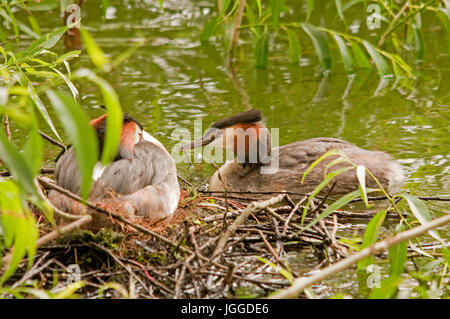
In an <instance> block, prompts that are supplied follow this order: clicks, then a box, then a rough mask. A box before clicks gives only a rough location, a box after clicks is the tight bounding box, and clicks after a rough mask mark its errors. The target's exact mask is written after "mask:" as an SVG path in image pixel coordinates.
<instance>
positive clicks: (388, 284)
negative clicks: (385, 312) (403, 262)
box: [369, 277, 403, 299]
mask: <svg viewBox="0 0 450 319" xmlns="http://www.w3.org/2000/svg"><path fill="white" fill-rule="evenodd" d="M402 281H403V280H402V278H399V277H396V278H388V279H386V280H383V281H382V282H381V283H380V287H379V288H374V289H373V290H372V292H371V293H370V295H369V299H390V298H392V297H393V296H394V295H395V293H396V292H397V289H398V285H399V284H400V283H401V282H402Z"/></svg>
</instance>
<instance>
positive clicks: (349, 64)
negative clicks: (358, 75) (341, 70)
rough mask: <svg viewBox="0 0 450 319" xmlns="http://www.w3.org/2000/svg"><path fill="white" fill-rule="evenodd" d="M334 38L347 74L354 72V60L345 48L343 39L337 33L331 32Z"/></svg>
mask: <svg viewBox="0 0 450 319" xmlns="http://www.w3.org/2000/svg"><path fill="white" fill-rule="evenodd" d="M333 36H334V39H335V40H336V43H337V45H338V48H339V52H340V53H341V57H342V62H343V63H344V67H345V71H346V72H347V74H354V73H355V70H354V68H353V66H354V62H353V57H352V55H351V53H350V52H349V50H348V49H347V46H346V45H345V42H344V40H343V39H342V38H341V37H340V36H339V35H337V34H333Z"/></svg>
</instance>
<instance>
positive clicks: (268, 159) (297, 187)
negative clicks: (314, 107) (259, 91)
mask: <svg viewBox="0 0 450 319" xmlns="http://www.w3.org/2000/svg"><path fill="white" fill-rule="evenodd" d="M249 132H250V133H249ZM252 132H253V134H252ZM210 143H211V145H214V146H217V147H222V148H225V149H231V150H232V151H234V154H235V159H234V161H228V162H226V163H225V164H224V165H222V166H221V167H220V168H219V169H218V170H217V171H216V172H215V173H214V175H213V176H212V177H211V180H210V183H209V186H208V189H209V190H210V191H227V192H254V193H255V194H252V196H253V197H255V196H256V197H267V195H263V194H260V195H258V194H257V193H258V192H260V193H267V192H280V191H289V192H293V193H298V194H305V193H308V192H311V191H312V190H314V188H315V187H316V186H317V185H318V184H319V183H320V182H321V181H322V180H323V179H324V173H325V172H326V171H327V165H328V164H330V163H331V162H332V161H333V160H336V158H337V157H338V156H336V155H332V156H330V157H327V158H326V159H324V160H323V161H321V162H320V163H319V164H318V165H317V166H315V167H314V168H313V169H312V170H311V171H310V172H309V173H308V174H307V175H306V178H305V180H304V181H303V183H301V179H302V176H303V174H304V173H305V171H306V170H307V169H308V167H310V165H311V164H312V163H313V162H314V161H315V160H317V159H318V158H320V157H321V156H322V155H323V154H325V153H326V152H327V151H330V150H338V151H340V152H342V153H344V154H345V155H346V156H347V157H348V158H349V159H350V160H351V161H352V162H353V163H355V164H357V165H363V166H364V167H366V168H367V169H369V170H370V171H371V172H372V173H373V174H374V176H375V177H376V178H377V179H378V180H379V182H380V183H381V185H382V186H383V188H385V190H387V191H388V192H391V193H393V192H395V191H397V190H398V189H399V188H400V187H401V185H402V184H403V182H404V174H403V169H402V167H401V165H400V164H399V163H398V162H396V161H395V160H393V159H392V157H391V156H390V155H388V154H386V153H384V152H378V151H368V150H364V149H361V148H359V147H357V146H356V145H354V144H352V143H350V142H347V141H344V140H341V139H337V138H327V137H318V138H312V139H308V140H303V141H297V142H294V143H290V144H287V145H284V146H281V147H277V148H274V149H272V148H271V136H270V132H269V130H268V129H267V128H266V126H265V124H264V122H263V120H262V116H261V111H259V110H250V111H247V112H243V113H239V114H236V115H234V116H231V117H229V118H226V119H222V120H219V121H217V122H215V123H214V124H212V126H211V127H210V128H209V129H208V130H206V132H205V134H204V135H203V137H201V138H200V139H197V140H194V141H192V142H191V143H190V144H188V145H185V146H183V147H182V148H181V149H183V150H186V149H191V148H194V147H199V146H204V145H207V144H210ZM252 154H253V156H252ZM254 154H256V156H255V155H254ZM264 154H265V155H264ZM252 159H253V160H252ZM349 165H350V164H348V163H339V164H336V165H333V166H332V167H331V168H329V169H328V172H331V171H334V170H337V169H339V168H342V167H345V166H349ZM273 168H275V169H273ZM264 170H265V171H264ZM333 184H334V186H333V189H332V192H331V193H332V194H337V195H339V194H347V193H350V192H352V191H354V190H356V189H358V185H359V183H358V178H357V176H356V170H355V169H349V170H345V171H344V172H343V173H341V174H340V175H338V176H336V177H335V178H334V179H333V180H332V181H331V182H330V183H329V184H328V186H327V187H326V188H324V189H323V191H322V193H326V192H327V191H329V188H330V187H331V185H333ZM366 185H367V187H370V188H378V186H377V184H376V183H375V181H374V180H373V179H371V178H369V177H367V178H366Z"/></svg>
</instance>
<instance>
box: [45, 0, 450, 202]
mask: <svg viewBox="0 0 450 319" xmlns="http://www.w3.org/2000/svg"><path fill="white" fill-rule="evenodd" d="M291 2H292V1H291ZM294 3H295V2H294ZM302 3H303V2H302ZM329 3H331V2H329ZM109 4H110V7H109V8H108V10H107V15H106V19H105V18H104V17H103V10H102V9H101V8H100V7H99V6H98V3H97V2H95V1H94V2H91V1H88V2H85V3H84V4H83V15H82V23H83V25H84V26H85V27H86V28H88V29H89V30H90V31H91V33H92V35H93V36H94V37H95V39H96V40H97V41H98V44H99V45H100V46H101V47H102V48H103V49H104V51H105V52H107V54H108V55H109V56H111V57H115V56H117V55H118V54H119V53H121V52H123V51H124V50H125V49H127V48H128V47H130V46H132V45H135V44H136V43H137V42H142V43H143V45H142V47H140V48H139V49H138V50H137V51H136V52H135V53H134V55H133V56H132V57H131V58H130V59H129V60H127V61H126V62H125V63H124V64H123V65H122V66H121V67H119V68H117V69H115V70H113V71H112V72H111V73H110V74H108V75H105V78H107V80H108V81H109V82H110V83H112V85H113V86H114V87H115V89H116V90H117V91H118V93H119V95H120V98H121V102H122V105H123V108H124V110H125V111H126V112H129V113H131V114H133V115H134V116H135V117H136V118H138V119H139V121H140V122H141V123H142V124H143V125H144V126H145V128H146V129H147V130H149V131H150V132H151V134H153V135H154V136H155V137H156V138H158V139H160V140H161V141H162V142H163V143H164V144H165V145H166V146H167V148H168V149H170V148H171V147H172V146H173V145H175V144H176V143H177V142H178V141H177V140H173V139H172V138H171V133H172V131H173V130H174V129H175V128H180V127H185V128H188V129H189V130H190V131H191V132H192V131H193V123H194V120H196V119H198V118H201V119H203V120H204V123H203V127H205V128H206V127H208V126H209V125H210V124H211V123H212V122H214V121H216V120H218V119H220V118H221V117H226V116H230V115H232V114H234V113H237V112H241V111H244V110H247V109H250V108H258V109H261V110H262V111H263V114H264V116H265V119H266V123H267V126H268V127H269V128H271V127H278V128H280V144H281V145H283V144H287V143H290V142H293V141H296V140H300V139H307V138H312V137H319V136H326V137H339V138H342V139H345V140H348V141H350V142H353V143H355V144H357V145H358V146H360V147H363V148H367V149H373V150H382V151H386V152H388V153H390V154H392V155H393V156H394V157H396V158H398V159H399V160H400V161H401V163H402V164H403V165H404V166H405V168H406V170H407V172H408V175H409V179H408V183H407V184H406V185H405V189H406V190H409V191H411V192H412V193H415V194H423V195H428V194H430V195H431V194H445V193H447V194H448V193H449V186H450V178H449V168H450V165H449V157H450V156H449V145H450V134H449V122H450V114H449V104H450V96H449V92H450V87H449V86H450V84H449V82H448V81H447V79H448V76H449V74H450V72H449V66H450V63H449V59H448V56H446V55H442V54H440V55H439V54H437V53H434V52H445V48H443V46H444V44H443V43H442V41H441V40H440V38H441V36H432V37H431V36H430V37H425V40H426V43H425V44H426V48H427V50H428V51H427V53H426V63H424V64H422V65H419V66H418V72H419V74H420V77H418V79H417V80H416V81H415V82H414V83H413V90H406V89H402V88H398V89H392V84H393V83H389V82H380V81H379V79H378V77H377V75H376V71H359V72H358V73H357V75H356V77H354V78H351V79H349V78H348V77H347V75H346V74H345V73H344V71H343V67H342V65H341V64H340V63H339V62H337V63H336V62H335V65H334V66H333V72H332V73H331V74H330V75H329V76H327V77H322V76H321V75H320V68H319V66H318V63H316V60H315V59H316V57H315V56H314V55H313V54H312V52H313V51H312V50H313V49H312V46H311V43H310V42H309V41H307V38H306V37H304V38H301V40H302V39H303V40H304V41H303V43H302V47H304V52H305V53H304V54H303V56H302V59H301V62H300V65H301V66H295V65H291V64H290V63H289V60H288V54H287V51H288V47H287V40H286V39H285V37H281V36H280V37H276V35H274V37H275V38H276V39H277V40H276V42H275V43H272V46H271V53H270V55H271V59H270V63H269V67H268V69H267V70H259V69H255V68H254V67H253V51H252V43H251V41H252V40H249V41H248V42H247V40H245V41H242V43H241V49H242V51H241V52H240V55H241V56H243V60H242V61H239V62H238V63H237V65H235V67H234V68H232V69H228V68H227V67H226V66H225V62H226V59H225V54H224V51H223V47H222V45H221V43H220V39H219V41H218V42H212V43H211V44H201V43H200V41H199V35H200V33H201V28H202V26H203V24H204V22H205V21H207V20H208V19H209V18H210V17H211V12H213V11H214V10H216V9H215V6H214V5H215V3H214V1H175V0H172V1H166V0H165V1H164V11H161V10H160V8H159V4H158V1H150V0H146V1H120V2H119V1H109ZM292 5H293V7H294V9H293V10H292V11H291V12H290V13H288V17H287V18H288V19H294V18H295V17H296V16H298V14H300V13H301V12H304V11H303V10H304V8H302V5H300V4H295V5H294V4H292ZM327 5H328V4H327ZM328 11H329V12H330V14H331V15H332V12H333V10H328ZM328 11H327V12H328ZM324 12H325V11H324ZM315 14H316V16H314V14H313V16H312V18H311V19H312V21H314V23H320V19H325V18H329V19H330V20H329V21H332V20H331V19H334V18H335V17H334V16H330V17H321V14H318V13H317V12H316V13H315ZM358 19H359V20H360V18H358V17H355V18H354V20H353V21H351V20H350V21H349V24H350V25H357V24H358V23H360V22H358ZM58 23H60V18H59V17H58V16H56V15H55V16H54V17H53V16H52V15H50V14H49V19H48V26H47V27H48V28H49V29H50V28H53V27H54V25H55V24H58ZM243 34H244V35H243V38H244V39H250V38H249V37H248V34H247V33H246V31H243ZM365 36H367V35H365ZM333 49H334V48H333ZM334 54H337V53H336V52H334ZM335 61H338V60H335ZM410 63H411V61H410ZM86 65H90V62H89V59H88V57H87V55H86V54H85V53H83V56H82V57H81V59H79V60H78V61H74V62H72V69H76V68H78V67H81V66H86ZM79 91H80V92H82V97H81V102H82V104H83V106H85V107H86V110H87V111H88V112H90V113H91V116H92V117H94V116H97V115H98V114H100V113H102V110H101V109H99V108H98V105H99V104H100V103H101V97H100V94H99V92H98V91H97V89H96V88H93V87H92V86H91V85H90V84H87V83H86V84H84V85H82V86H81V87H80V90H79ZM53 155H54V154H52V152H49V156H53ZM49 159H50V157H49ZM178 168H179V171H180V174H181V175H183V176H184V177H186V178H187V179H189V180H191V181H193V182H194V184H197V185H199V184H201V183H204V182H206V181H207V180H208V179H209V176H210V175H211V174H212V172H213V171H214V168H213V167H212V166H211V165H209V164H204V165H202V164H196V165H195V166H194V167H193V168H191V167H189V165H187V164H180V165H179V167H178ZM447 208H448V207H447Z"/></svg>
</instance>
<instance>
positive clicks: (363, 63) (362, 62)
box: [350, 40, 372, 69]
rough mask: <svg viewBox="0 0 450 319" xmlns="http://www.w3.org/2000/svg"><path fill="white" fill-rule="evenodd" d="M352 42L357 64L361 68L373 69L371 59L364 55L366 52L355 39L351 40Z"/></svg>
mask: <svg viewBox="0 0 450 319" xmlns="http://www.w3.org/2000/svg"><path fill="white" fill-rule="evenodd" d="M350 43H351V45H352V51H353V55H354V56H355V60H356V64H357V65H358V66H359V67H360V68H364V69H371V68H372V65H371V64H370V61H369V60H368V59H367V58H366V56H365V55H364V52H363V51H362V50H361V48H360V47H359V45H358V44H357V43H356V42H355V41H351V40H350Z"/></svg>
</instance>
